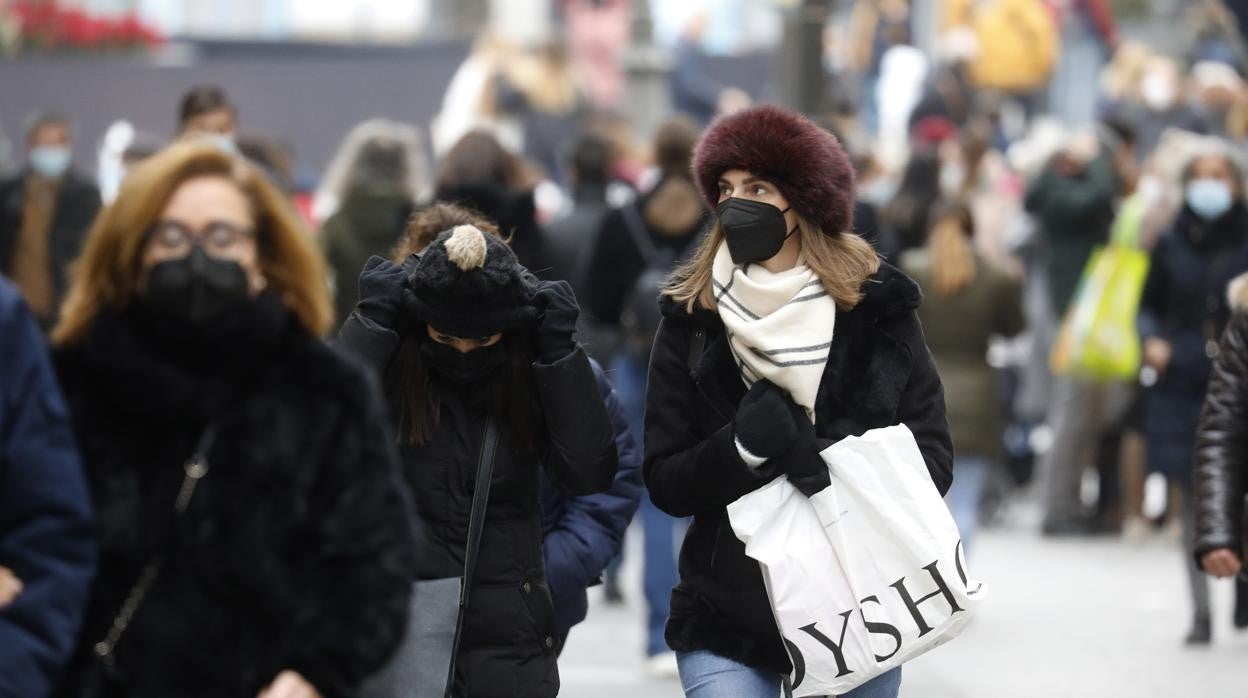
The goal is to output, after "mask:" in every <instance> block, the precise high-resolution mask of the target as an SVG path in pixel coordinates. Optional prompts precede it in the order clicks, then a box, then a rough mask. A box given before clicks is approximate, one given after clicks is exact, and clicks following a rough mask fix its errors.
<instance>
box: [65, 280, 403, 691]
mask: <svg viewBox="0 0 1248 698" xmlns="http://www.w3.org/2000/svg"><path fill="white" fill-rule="evenodd" d="M266 299H267V301H266V302H267V303H269V304H270V307H269V310H268V311H267V313H268V315H269V318H270V319H269V320H264V321H262V322H259V323H257V324H256V327H254V328H253V329H252V330H251V331H249V332H248V333H247V334H248V335H249V337H250V339H249V340H248V341H247V343H246V346H239V347H238V349H239V351H238V352H237V353H229V352H222V353H221V354H220V355H219V356H217V357H215V368H216V369H217V370H216V371H214V373H215V375H213V376H211V377H204V378H198V377H195V376H194V375H193V374H192V373H189V372H187V371H185V370H183V369H181V368H179V367H178V366H177V365H175V364H173V363H171V362H169V361H168V360H167V359H166V358H165V357H166V354H165V353H163V352H161V351H159V350H156V349H154V345H153V341H152V340H151V339H150V337H149V335H148V334H147V333H146V332H145V331H144V330H143V329H142V327H143V324H142V322H141V321H139V320H137V319H135V318H134V316H133V315H132V314H129V313H127V314H123V315H114V314H111V313H109V314H104V315H101V316H100V317H98V318H97V319H96V320H95V322H94V324H93V325H92V328H91V330H90V332H89V334H88V336H87V337H86V339H85V340H84V341H82V342H80V343H77V344H74V345H72V346H69V347H67V348H63V349H60V350H58V351H57V353H56V355H55V357H54V358H55V361H56V366H57V369H58V371H59V373H60V378H61V384H62V385H63V386H64V390H65V395H66V398H67V402H68V404H69V407H70V412H71V414H72V416H73V419H74V423H75V429H76V432H77V436H78V441H79V444H80V446H81V449H82V455H83V462H84V464H85V466H86V472H87V476H88V482H89V485H90V489H91V494H92V497H93V500H94V504H95V507H96V519H97V528H96V535H97V537H98V539H99V544H100V565H99V574H98V576H97V578H96V581H95V585H94V587H93V589H92V594H91V600H90V607H89V610H88V613H87V620H86V622H85V624H84V626H83V632H82V635H81V638H80V645H79V650H78V653H77V656H76V658H75V660H74V663H73V664H72V666H71V669H70V672H69V676H68V680H67V682H66V685H65V686H63V687H62V690H61V695H63V696H66V698H69V697H73V698H78V697H80V696H82V695H89V694H86V693H84V684H86V683H89V682H90V680H91V673H92V671H91V667H92V666H93V665H94V664H95V662H94V661H93V659H91V649H92V646H93V645H94V644H95V643H96V642H99V641H100V640H102V639H103V638H104V637H105V636H106V635H107V633H108V630H109V627H110V625H111V624H112V621H113V618H114V617H115V616H116V615H117V612H118V610H119V609H120V608H121V606H122V603H123V601H124V599H125V598H126V596H127V594H128V592H129V590H130V589H131V587H132V586H133V585H134V583H135V581H136V580H137V579H138V578H139V576H140V574H141V571H142V570H143V568H144V567H145V566H146V564H147V563H148V562H149V561H151V560H152V558H153V556H154V554H155V553H157V552H158V551H159V552H160V553H161V555H162V558H163V564H162V566H161V568H160V571H159V573H158V575H157V577H156V582H155V584H154V585H153V586H152V587H151V590H150V591H149V592H148V594H147V596H146V597H145V598H144V599H143V601H142V603H141V605H140V607H139V610H138V613H137V614H136V615H135V616H134V618H133V620H132V622H131V623H130V626H129V628H128V629H127V630H126V631H125V634H124V636H123V637H122V639H121V641H120V643H119V644H118V646H117V648H116V650H115V656H116V659H117V663H118V666H119V669H120V671H121V673H122V674H123V675H124V676H125V677H126V679H125V681H124V685H123V689H122V693H121V695H124V696H126V697H127V698H165V697H167V696H182V697H185V698H194V697H197V696H204V697H208V696H211V697H213V698H254V696H256V695H257V694H258V693H259V691H260V690H261V689H262V688H263V687H264V686H266V685H267V684H268V683H269V682H271V681H272V680H273V679H274V677H276V676H277V674H278V673H279V672H281V671H283V670H293V671H296V672H298V673H299V674H301V675H302V676H303V677H304V678H306V679H307V680H308V681H310V682H311V683H312V684H313V685H314V686H315V687H316V688H317V690H318V691H319V692H320V693H321V694H322V695H324V696H326V698H330V697H334V698H337V697H340V696H349V695H351V693H352V692H353V691H354V690H355V687H356V686H357V685H358V683H359V682H360V680H361V679H363V678H364V677H366V676H368V675H369V674H371V673H372V672H373V671H374V670H375V669H377V668H378V667H379V666H380V665H381V664H382V663H383V662H384V661H385V660H386V658H387V657H388V656H389V655H390V653H391V652H392V651H393V649H394V648H395V647H397V646H398V643H399V641H400V639H401V637H402V634H403V632H404V629H405V627H406V617H407V608H408V600H409V598H410V591H411V575H412V570H413V565H414V562H415V560H414V555H413V548H414V547H415V543H414V533H415V529H414V517H413V516H412V511H411V505H410V500H409V499H408V497H407V496H406V494H405V489H404V488H403V486H402V483H401V481H400V480H399V476H398V475H399V471H398V466H397V462H396V456H395V452H394V448H393V446H392V444H393V437H392V436H391V435H390V434H389V431H388V429H387V428H386V426H385V424H386V422H385V416H384V412H383V405H382V402H381V398H380V394H379V392H378V391H377V389H376V387H375V383H374V382H373V381H372V380H371V378H370V376H369V374H368V371H367V370H366V369H364V368H363V367H360V366H356V365H354V364H352V363H348V362H347V361H346V360H344V359H343V358H342V357H340V356H337V355H335V354H334V353H333V351H332V350H331V349H330V348H329V347H328V346H326V345H325V344H324V343H322V342H320V341H318V340H316V339H314V338H312V337H310V336H308V335H307V334H305V333H304V332H303V331H302V330H301V329H299V328H298V326H297V325H296V324H295V323H294V321H293V319H291V318H290V317H289V316H288V315H287V314H286V312H285V311H284V310H282V309H281V308H280V304H279V303H278V302H277V301H276V300H275V299H273V298H271V297H267V296H266ZM209 422H211V423H212V424H214V425H215V432H216V436H215V439H214V440H213V442H212V446H211V447H210V449H209V451H208V453H207V459H208V462H209V465H210V470H209V472H208V474H207V476H206V477H205V478H204V479H203V480H201V481H200V482H199V484H198V486H197V487H196V488H195V491H194V495H193V498H192V500H191V502H190V507H189V509H188V510H187V511H186V513H185V514H184V515H182V516H181V517H175V516H174V512H173V507H174V502H175V500H176V499H177V497H178V493H179V490H180V488H181V486H182V482H183V477H184V472H183V465H184V463H185V462H186V460H187V459H188V458H189V457H190V456H191V455H192V452H193V451H194V449H195V445H196V443H197V442H198V441H199V438H200V434H201V433H202V432H203V430H204V427H205V425H206V424H207V423H209Z"/></svg>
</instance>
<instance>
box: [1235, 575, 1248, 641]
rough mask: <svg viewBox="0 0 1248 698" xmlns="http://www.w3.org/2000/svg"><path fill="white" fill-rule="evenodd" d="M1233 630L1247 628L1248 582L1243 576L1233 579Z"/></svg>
mask: <svg viewBox="0 0 1248 698" xmlns="http://www.w3.org/2000/svg"><path fill="white" fill-rule="evenodd" d="M1233 620H1234V622H1235V629H1236V630H1244V629H1245V628H1248V581H1246V580H1245V579H1244V578H1243V576H1239V577H1236V578H1235V617H1234V619H1233Z"/></svg>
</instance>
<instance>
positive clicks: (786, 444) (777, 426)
mask: <svg viewBox="0 0 1248 698" xmlns="http://www.w3.org/2000/svg"><path fill="white" fill-rule="evenodd" d="M792 402H793V401H792V400H790V399H789V396H788V395H785V394H784V391H783V390H781V389H780V388H778V387H776V384H775V383H772V382H771V381H769V380H761V381H758V382H757V383H755V384H754V385H753V386H751V387H750V391H749V392H748V393H746V394H745V397H743V398H741V404H740V405H738V406H737V416H736V418H735V419H734V420H733V431H734V432H735V433H736V436H737V443H739V444H740V445H741V447H742V448H744V449H745V450H746V451H748V452H749V453H750V455H752V456H757V457H758V458H765V459H767V460H771V459H772V458H776V457H777V456H781V455H783V454H785V453H787V452H788V451H789V450H790V449H791V448H793V443H794V440H795V439H796V438H797V425H796V424H794V422H793V415H792V414H791V413H790V412H789V404H790V403H792Z"/></svg>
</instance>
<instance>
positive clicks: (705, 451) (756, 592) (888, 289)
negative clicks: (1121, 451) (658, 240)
mask: <svg viewBox="0 0 1248 698" xmlns="http://www.w3.org/2000/svg"><path fill="white" fill-rule="evenodd" d="M863 291H864V293H865V296H864V297H863V299H862V302H861V303H859V304H858V306H857V307H855V308H854V309H853V310H851V311H849V312H841V313H839V314H838V316H837V318H836V328H835V332H834V333H833V337H832V348H831V350H830V354H829V357H828V365H827V368H826V369H825V371H824V374H823V380H822V382H821V383H820V387H819V395H818V398H817V401H816V404H815V415H816V419H815V426H816V431H817V435H818V436H819V437H821V438H824V439H830V440H833V441H836V440H840V439H842V438H845V437H847V436H851V435H861V434H862V433H863V432H865V431H867V430H869V429H875V428H880V427H886V426H891V425H894V424H898V423H903V424H905V425H906V426H907V427H909V428H910V430H911V431H912V432H913V433H914V437H915V439H916V441H917V442H918V445H919V449H920V450H921V451H922V453H923V458H924V460H925V461H926V463H927V467H928V470H929V472H930V473H931V475H932V480H933V481H934V482H935V483H936V487H937V489H938V490H940V492H941V493H942V494H943V493H944V492H946V491H947V490H948V489H949V485H950V484H951V483H952V481H953V446H952V443H951V442H950V438H949V425H948V422H947V421H946V418H945V399H944V391H943V389H942V388H941V382H940V376H939V375H938V374H937V373H936V366H935V364H934V363H933V361H932V357H931V354H930V352H928V349H927V345H926V344H925V343H924V340H923V330H922V328H921V327H920V325H919V321H918V317H917V316H916V314H915V308H917V307H918V305H919V302H920V300H921V293H920V292H919V288H918V286H917V285H915V283H914V282H913V281H911V280H910V279H909V278H907V277H906V276H905V275H904V274H902V273H901V272H899V271H897V270H896V269H894V268H893V267H890V266H888V265H884V266H882V267H881V268H880V271H879V272H878V273H877V274H876V275H875V277H873V278H872V279H871V280H869V281H868V282H867V283H866V284H865V285H864V286H863ZM664 316H665V317H664V320H663V324H662V325H661V326H660V327H659V333H658V337H657V338H656V340H655V345H654V353H653V355H652V356H651V360H650V381H649V386H650V388H649V392H648V393H647V396H646V434H645V444H646V456H645V466H644V468H645V479H646V485H647V487H648V488H649V490H650V496H651V498H652V499H653V500H654V503H655V505H656V506H658V507H659V508H660V509H662V510H664V511H666V512H667V513H669V514H671V515H673V516H693V523H692V525H690V527H689V532H688V534H687V535H686V537H685V543H684V545H683V547H682V548H681V551H680V584H679V585H677V587H676V588H675V589H674V590H673V592H672V606H671V608H672V611H671V619H670V620H669V621H668V624H667V642H668V645H670V646H671V647H672V649H674V650H677V651H692V650H710V651H712V652H714V653H716V654H718V655H721V656H723V657H727V658H729V659H734V660H736V661H740V662H743V663H745V664H747V665H749V666H751V667H754V668H757V669H760V670H764V671H769V672H774V673H777V674H780V673H787V672H788V671H789V668H790V666H789V659H788V655H787V654H786V653H785V650H784V647H783V646H782V644H781V639H780V633H779V631H778V630H777V629H776V623H775V619H774V617H773V615H772V611H771V607H770V604H769V602H768V600H767V592H766V590H765V589H764V587H763V578H762V574H761V572H760V571H759V567H758V563H757V562H755V561H754V560H752V559H751V558H749V557H747V556H746V554H745V546H744V545H742V543H741V541H739V540H738V539H737V537H736V536H735V535H733V532H732V526H731V524H729V522H728V514H727V510H726V508H725V507H727V505H728V504H730V503H731V502H733V501H735V500H736V499H738V498H739V497H741V496H742V495H744V494H746V493H748V492H751V491H753V490H755V489H758V488H759V487H761V486H762V485H764V484H765V483H767V482H768V481H770V480H772V479H774V478H775V477H776V476H777V473H776V472H774V471H772V470H769V464H768V465H764V466H762V468H760V469H759V470H752V469H750V468H749V467H748V466H747V465H746V464H745V463H744V462H743V461H742V460H741V456H740V454H739V453H738V451H737V448H736V445H735V443H734V433H733V426H732V419H733V415H734V414H735V413H736V410H737V405H738V404H739V403H740V401H741V398H742V397H743V396H744V395H745V392H746V389H745V384H744V383H743V382H742V380H741V375H740V372H739V370H738V368H737V366H736V363H735V362H734V360H733V357H732V352H731V349H730V348H729V345H728V339H727V337H726V336H725V334H724V329H723V323H722V322H721V321H720V319H719V316H718V314H716V313H715V312H712V311H708V310H702V309H698V310H695V312H694V313H693V314H689V313H687V312H685V310H684V308H683V307H678V306H676V305H674V304H673V303H672V302H671V301H670V300H669V299H667V298H666V297H665V298H664ZM697 334H702V335H703V337H704V341H705V350H704V352H703V353H702V354H701V356H700V357H694V361H695V362H696V363H695V367H694V368H693V369H692V371H691V370H690V368H689V366H690V358H691V357H690V353H691V349H690V346H691V342H693V341H694V337H695V335H697ZM694 346H696V345H694Z"/></svg>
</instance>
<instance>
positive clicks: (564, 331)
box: [532, 281, 581, 364]
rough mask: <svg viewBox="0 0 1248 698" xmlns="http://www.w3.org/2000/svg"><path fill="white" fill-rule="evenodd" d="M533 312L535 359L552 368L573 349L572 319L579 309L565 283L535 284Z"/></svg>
mask: <svg viewBox="0 0 1248 698" xmlns="http://www.w3.org/2000/svg"><path fill="white" fill-rule="evenodd" d="M532 302H533V307H534V309H536V310H537V313H538V319H537V356H538V359H539V360H540V361H541V362H542V363H544V364H552V363H555V362H556V361H558V360H559V359H562V358H563V357H565V356H567V355H568V354H571V353H572V351H573V350H574V349H576V339H575V335H576V319H577V317H578V316H579V315H580V314H581V308H580V306H578V305H577V304H576V295H575V294H574V293H572V287H571V286H570V285H569V284H568V282H566V281H538V282H537V283H536V288H535V289H534V291H533V301H532Z"/></svg>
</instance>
